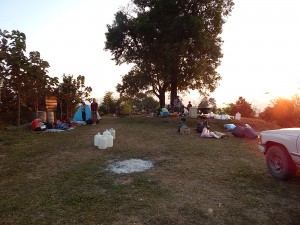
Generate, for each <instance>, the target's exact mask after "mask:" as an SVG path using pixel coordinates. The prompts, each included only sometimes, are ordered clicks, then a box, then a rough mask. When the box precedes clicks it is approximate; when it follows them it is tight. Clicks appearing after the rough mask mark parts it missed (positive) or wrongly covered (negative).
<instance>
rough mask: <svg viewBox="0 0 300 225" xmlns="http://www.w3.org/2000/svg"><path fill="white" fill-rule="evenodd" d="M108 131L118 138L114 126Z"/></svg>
mask: <svg viewBox="0 0 300 225" xmlns="http://www.w3.org/2000/svg"><path fill="white" fill-rule="evenodd" d="M108 131H109V132H110V134H111V135H112V136H113V138H114V139H116V131H115V130H114V128H110V129H109V130H108Z"/></svg>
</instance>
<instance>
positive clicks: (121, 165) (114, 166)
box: [107, 159, 153, 174]
mask: <svg viewBox="0 0 300 225" xmlns="http://www.w3.org/2000/svg"><path fill="white" fill-rule="evenodd" d="M151 167H153V163H152V162H151V161H148V160H141V159H129V160H124V161H118V162H114V163H111V164H109V165H108V167H107V169H108V170H109V171H111V172H113V173H117V174H121V173H134V172H143V171H145V170H148V169H150V168H151Z"/></svg>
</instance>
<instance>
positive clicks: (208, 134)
mask: <svg viewBox="0 0 300 225" xmlns="http://www.w3.org/2000/svg"><path fill="white" fill-rule="evenodd" d="M201 137H202V138H221V136H218V135H217V134H215V133H214V132H212V131H209V126H206V127H204V128H203V130H202V133H201Z"/></svg>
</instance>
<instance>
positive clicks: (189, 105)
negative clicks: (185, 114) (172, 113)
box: [186, 101, 193, 110]
mask: <svg viewBox="0 0 300 225" xmlns="http://www.w3.org/2000/svg"><path fill="white" fill-rule="evenodd" d="M186 107H187V109H188V110H190V108H191V107H193V105H192V103H191V101H189V104H188V105H187V106H186Z"/></svg>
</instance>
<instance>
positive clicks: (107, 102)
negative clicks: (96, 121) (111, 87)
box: [99, 91, 119, 114]
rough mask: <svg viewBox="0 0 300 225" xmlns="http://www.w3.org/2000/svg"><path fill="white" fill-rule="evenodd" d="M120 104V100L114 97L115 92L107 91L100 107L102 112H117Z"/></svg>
mask: <svg viewBox="0 0 300 225" xmlns="http://www.w3.org/2000/svg"><path fill="white" fill-rule="evenodd" d="M118 104H119V101H118V100H117V99H115V98H114V97H113V92H111V91H108V92H106V93H105V95H104V97H103V101H102V103H101V104H100V107H99V110H100V112H101V113H100V114H102V113H103V114H115V113H116V108H117V107H118Z"/></svg>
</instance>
